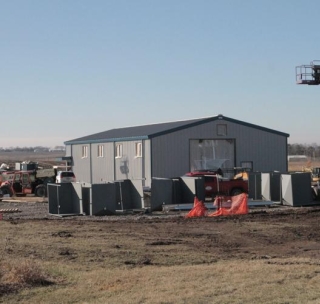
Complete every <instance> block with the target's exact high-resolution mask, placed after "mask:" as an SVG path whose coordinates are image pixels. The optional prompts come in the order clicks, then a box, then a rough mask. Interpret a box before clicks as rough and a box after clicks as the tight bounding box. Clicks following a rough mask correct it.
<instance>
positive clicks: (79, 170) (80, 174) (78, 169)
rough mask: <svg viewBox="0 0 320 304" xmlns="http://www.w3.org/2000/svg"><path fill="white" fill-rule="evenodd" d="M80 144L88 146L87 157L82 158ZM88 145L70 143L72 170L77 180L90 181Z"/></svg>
mask: <svg viewBox="0 0 320 304" xmlns="http://www.w3.org/2000/svg"><path fill="white" fill-rule="evenodd" d="M82 146H87V147H88V157H86V158H82ZM90 155H91V154H90V145H72V157H73V171H74V174H75V176H76V180H77V182H88V183H91V170H90Z"/></svg>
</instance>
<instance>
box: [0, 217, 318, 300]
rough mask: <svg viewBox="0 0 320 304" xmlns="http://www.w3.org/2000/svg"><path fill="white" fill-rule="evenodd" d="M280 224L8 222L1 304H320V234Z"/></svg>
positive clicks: (1, 240) (0, 241)
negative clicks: (307, 240)
mask: <svg viewBox="0 0 320 304" xmlns="http://www.w3.org/2000/svg"><path fill="white" fill-rule="evenodd" d="M300 216H301V215H300ZM281 219H282V220H281V221H274V222H273V223H269V221H262V222H260V221H253V219H252V218H250V217H249V218H248V219H247V220H244V221H239V220H237V221H233V220H230V221H220V220H212V219H211V220H207V219H206V220H190V221H185V220H179V221H177V222H176V223H175V222H168V221H163V220H154V221H150V222H149V221H147V222H143V221H141V222H140V221H131V222H130V221H129V222H125V221H119V222H109V223H105V222H83V221H77V220H74V219H67V220H47V221H21V222H20V221H14V222H10V221H2V222H0V229H1V232H2V234H1V235H2V237H0V249H1V248H2V251H3V252H2V262H1V265H2V267H1V272H0V274H1V275H0V280H1V283H2V284H4V285H2V286H4V287H6V288H7V290H6V293H4V292H3V294H2V297H0V302H3V303H17V302H19V303H103V304H105V303H293V304H294V303H299V304H300V303H319V300H320V290H319V288H318V286H319V284H320V263H319V259H318V256H317V255H316V254H317V252H318V244H317V242H316V240H317V239H318V237H319V235H320V234H319V235H318V234H317V235H314V236H313V238H314V241H313V239H311V242H310V244H308V245H307V244H305V243H304V242H305V239H304V238H303V239H302V236H303V235H304V233H306V239H308V238H310V237H311V238H312V236H310V235H309V234H310V233H311V232H312V233H314V232H313V231H312V230H311V229H310V227H309V226H308V225H309V223H308V221H306V222H305V221H303V222H302V223H303V224H301V223H300V224H299V225H298V226H296V224H295V223H294V221H293V222H292V223H291V222H287V223H283V222H284V219H283V218H281ZM304 226H305V227H304ZM173 228H174V229H173ZM318 228H319V227H317V226H314V229H315V231H317V230H318ZM296 229H299V234H297V231H296ZM304 229H305V230H304ZM227 231H230V232H231V233H230V234H227V233H226V232H227ZM304 231H306V232H304ZM244 233H248V234H244ZM285 233H286V234H285ZM287 233H289V235H287ZM236 235H239V237H240V238H243V243H242V244H241V245H240V242H239V239H235V236H236ZM249 236H251V237H250V238H249ZM277 237H278V238H277ZM288 237H290V239H292V240H293V241H294V240H296V242H297V243H288V244H283V243H282V242H283V241H284V240H286V239H287V238H288ZM282 239H283V240H282ZM278 242H280V244H279V246H278V247H276V248H275V249H274V251H272V246H273V245H276V246H277V245H278ZM210 244H212V245H210ZM266 244H268V245H266ZM209 245H210V246H209ZM242 247H243V248H242ZM284 247H287V248H288V249H287V251H283V252H282V251H280V250H282V248H284ZM304 248H305V249H308V250H309V251H306V250H304ZM221 249H224V250H226V251H224V252H220V251H219V250H221ZM229 249H230V251H229ZM310 250H311V251H312V250H313V251H312V252H311V253H310V255H314V258H310V257H306V256H304V255H305V254H306V253H308V252H310ZM241 251H243V253H242V254H241ZM290 252H292V254H290ZM238 253H240V254H238ZM52 277H53V278H55V279H54V282H56V284H51V285H50V284H49V285H48V284H47V282H50V281H53V280H51V279H50V278H52ZM10 288H11V289H10Z"/></svg>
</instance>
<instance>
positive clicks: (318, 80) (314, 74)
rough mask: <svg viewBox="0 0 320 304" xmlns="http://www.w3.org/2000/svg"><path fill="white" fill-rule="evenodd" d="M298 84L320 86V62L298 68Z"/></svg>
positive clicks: (312, 62)
mask: <svg viewBox="0 0 320 304" xmlns="http://www.w3.org/2000/svg"><path fill="white" fill-rule="evenodd" d="M296 83H297V84H307V85H319V84H320V60H313V61H311V62H310V64H309V65H300V66H297V67H296Z"/></svg>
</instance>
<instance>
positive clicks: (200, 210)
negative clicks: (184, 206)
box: [185, 196, 208, 218]
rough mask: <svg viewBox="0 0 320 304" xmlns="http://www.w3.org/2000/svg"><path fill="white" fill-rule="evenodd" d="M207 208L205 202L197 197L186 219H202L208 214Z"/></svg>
mask: <svg viewBox="0 0 320 304" xmlns="http://www.w3.org/2000/svg"><path fill="white" fill-rule="evenodd" d="M207 210H208V209H207V207H206V206H205V204H204V203H203V201H200V200H199V199H198V198H197V197H196V196H195V198H194V201H193V208H192V209H191V210H190V211H189V212H188V214H187V215H186V216H185V217H186V218H190V217H201V216H205V215H206V214H207Z"/></svg>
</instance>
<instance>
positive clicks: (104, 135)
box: [64, 115, 289, 145]
mask: <svg viewBox="0 0 320 304" xmlns="http://www.w3.org/2000/svg"><path fill="white" fill-rule="evenodd" d="M214 120H226V121H230V122H233V123H237V124H241V125H245V126H248V127H251V128H256V129H260V130H263V131H266V132H271V133H275V134H278V135H282V136H286V137H289V134H287V133H282V132H279V131H275V130H272V129H268V128H264V127H260V126H257V125H253V124H249V123H246V122H243V121H240V120H236V119H232V118H228V117H225V116H223V115H217V116H213V117H208V118H198V119H191V120H183V121H174V122H166V123H158V124H151V125H143V126H135V127H126V128H119V129H112V130H109V131H104V132H100V133H96V134H92V135H88V136H84V137H80V138H76V139H73V140H69V141H66V142H65V143H64V144H65V145H72V144H89V143H100V142H101V143H102V142H114V141H130V140H142V139H149V138H153V137H157V136H160V135H164V134H168V133H172V132H176V131H179V130H183V129H186V128H190V127H194V126H197V125H201V124H203V123H207V122H211V121H214Z"/></svg>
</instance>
